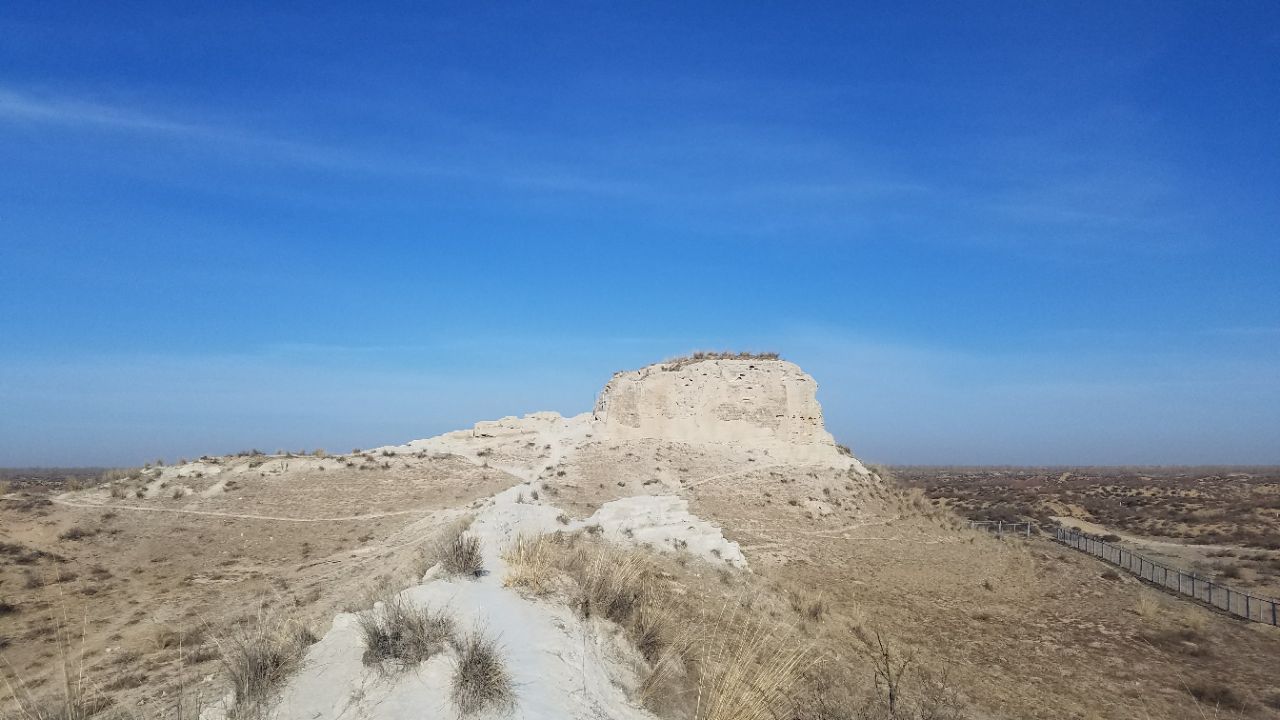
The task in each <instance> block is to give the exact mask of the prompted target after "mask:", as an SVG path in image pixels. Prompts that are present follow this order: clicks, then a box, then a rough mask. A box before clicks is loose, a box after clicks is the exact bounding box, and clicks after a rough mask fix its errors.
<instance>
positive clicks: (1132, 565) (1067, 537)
mask: <svg viewBox="0 0 1280 720" xmlns="http://www.w3.org/2000/svg"><path fill="white" fill-rule="evenodd" d="M1054 539H1056V540H1057V541H1058V542H1060V543H1064V544H1066V545H1070V546H1071V547H1073V548H1075V549H1077V550H1080V551H1083V552H1087V553H1089V554H1090V555H1094V556H1096V557H1100V558H1102V559H1103V560H1105V561H1107V562H1109V563H1111V564H1112V565H1116V566H1118V567H1121V568H1124V569H1125V570H1128V571H1129V572H1131V573H1133V574H1134V575H1137V576H1138V577H1140V578H1142V579H1143V580H1146V581H1147V582H1150V583H1152V584H1155V585H1159V586H1161V587H1163V588H1165V589H1166V590H1168V591H1170V592H1176V593H1178V594H1180V595H1187V596H1189V597H1193V598H1195V599H1197V600H1200V601H1202V602H1206V603H1208V604H1210V605H1212V606H1214V607H1216V608H1218V609H1219V610H1223V611H1226V612H1229V613H1231V614H1232V615H1235V616H1237V617H1242V618H1246V619H1248V620H1253V621H1254V622H1260V623H1266V624H1268V625H1276V624H1280V623H1277V606H1278V605H1280V600H1275V599H1272V598H1263V597H1258V596H1257V595H1250V594H1249V593H1246V592H1241V591H1239V590H1236V589H1234V588H1231V587H1228V586H1226V585H1222V584H1221V583H1216V582H1213V581H1212V580H1209V579H1208V578H1205V577H1201V576H1199V575H1196V574H1195V573H1193V572H1187V571H1185V570H1182V569H1180V568H1175V567H1169V566H1168V565H1165V564H1163V563H1159V562H1156V561H1154V560H1152V559H1151V558H1149V557H1146V556H1144V555H1139V554H1138V553H1135V552H1133V551H1131V550H1128V549H1126V548H1122V547H1120V546H1119V545H1112V544H1111V543H1108V542H1103V541H1101V540H1098V539H1097V538H1095V537H1092V536H1090V535H1086V534H1084V533H1081V532H1080V531H1079V530H1075V529H1072V528H1064V527H1059V528H1055V529H1054Z"/></svg>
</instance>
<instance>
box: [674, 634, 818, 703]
mask: <svg viewBox="0 0 1280 720" xmlns="http://www.w3.org/2000/svg"><path fill="white" fill-rule="evenodd" d="M815 662H816V658H815V656H814V653H813V651H812V646H810V645H809V644H807V643H800V642H796V641H795V639H794V638H793V637H791V636H790V635H789V634H786V633H782V632H780V629H779V628H776V627H773V626H770V625H768V624H766V623H765V622H763V621H761V620H759V619H756V618H750V617H742V616H741V613H739V612H735V613H732V614H730V615H729V616H728V617H726V618H725V619H724V620H722V622H720V623H719V624H718V627H717V631H716V632H715V633H714V635H713V636H712V637H711V639H710V642H709V644H708V647H707V648H706V650H705V651H704V652H703V654H702V656H701V657H700V658H699V659H698V669H699V683H698V703H697V709H696V711H695V712H694V717H695V718H696V719H697V720H772V719H773V718H778V717H790V716H792V714H793V711H794V708H793V707H791V706H792V704H793V698H794V697H795V689H796V687H797V686H798V684H799V682H800V680H801V679H802V677H803V675H804V673H805V672H806V671H807V670H808V669H809V668H811V667H812V666H813V664H814V663H815Z"/></svg>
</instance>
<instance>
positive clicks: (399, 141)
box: [0, 2, 1280, 465]
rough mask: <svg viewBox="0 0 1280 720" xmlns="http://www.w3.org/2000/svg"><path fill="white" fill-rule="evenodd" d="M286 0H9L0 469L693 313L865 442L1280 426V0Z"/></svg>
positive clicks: (171, 446)
mask: <svg viewBox="0 0 1280 720" xmlns="http://www.w3.org/2000/svg"><path fill="white" fill-rule="evenodd" d="M261 5H263V4H261V3H244V4H240V3H235V2H228V3H219V4H214V5H211V6H205V7H191V8H178V7H176V6H177V4H176V3H146V2H135V3H125V4H104V3H83V4H75V3H9V4H7V5H5V6H4V7H3V8H0V37H3V38H4V42H2V43H0V465H28V464H44V465H77V464H130V463H137V462H140V461H142V460H144V459H150V458H154V457H157V456H163V457H167V458H170V459H173V458H176V457H178V456H184V455H185V456H194V455H199V454H202V453H216V452H227V451H234V450H238V449H242V448H247V447H251V446H256V447H261V448H264V449H272V450H273V449H276V448H278V447H287V448H294V449H296V448H302V447H306V448H312V447H317V446H319V447H325V448H328V449H330V450H345V449H348V448H350V447H352V446H366V447H367V446H370V445H375V444H382V443H388V442H399V441H404V440H408V439H411V438H417V437H424V436H428V435H432V434H435V433H438V432H442V431H446V430H450V429H455V428H458V427H465V426H468V425H469V424H470V423H471V422H473V421H475V420H478V419H485V418H492V417H496V416H501V415H506V414H520V413H524V412H530V411H534V410H540V409H553V410H559V411H561V412H564V413H566V414H569V413H576V412H581V411H584V410H587V409H589V408H590V406H591V404H592V402H593V400H594V397H595V394H596V393H597V392H598V390H599V388H600V387H601V386H602V385H603V384H604V382H605V381H606V380H607V379H608V378H609V375H610V374H611V373H612V372H613V371H615V370H619V369H623V368H630V367H637V366H640V365H643V364H647V363H649V362H653V361H656V360H659V359H662V358H664V357H668V356H672V355H675V354H679V353H682V352H685V351H688V350H691V349H697V348H734V349H773V350H778V351H780V352H782V353H783V355H784V356H785V357H787V358H789V359H792V360H794V361H796V362H798V363H800V364H801V365H802V366H803V367H804V368H805V369H807V370H809V371H810V372H811V373H812V374H813V375H814V376H815V377H816V378H817V379H818V382H819V385H820V391H819V399H820V400H821V401H822V402H823V404H824V408H825V411H826V415H827V421H828V427H829V429H830V430H832V432H833V433H834V434H835V435H836V436H837V437H838V438H839V439H841V440H842V441H845V442H847V443H848V444H849V445H851V446H852V447H853V448H854V450H855V451H856V452H858V453H859V454H860V455H862V456H863V457H865V458H868V459H871V460H877V461H884V462H899V463H947V464H950V463H1046V464H1047V463H1126V464H1127V463H1155V464H1175V463H1280V5H1277V4H1276V3H1273V2H1253V3H1250V2H1236V3H1229V4H1219V3H1203V4H1188V3H1176V2H1158V3H1156V2H1153V3H1142V2H1124V3H1115V2H1096V3H1062V4H1060V6H1058V7H1053V6H1052V5H1051V4H1049V3H1025V2H1008V3H981V4H977V5H980V7H972V5H974V4H963V3H955V4H942V3H924V4H906V3H884V4H877V5H873V4H864V3H833V4H831V5H829V6H822V5H821V4H809V5H805V6H803V7H801V6H796V5H794V4H789V3H788V4H783V3H777V4H765V3H746V4H744V3H723V4H714V3H697V4H695V3H671V4H641V3H632V4H623V3H565V4H538V5H534V4H520V3H511V4H501V5H496V6H494V7H490V8H488V9H478V8H476V7H474V5H475V4H472V3H465V4H457V5H441V4H427V3H405V4H374V3H370V4H365V5H362V6H359V7H353V6H351V4H349V3H344V4H334V5H332V6H325V5H324V4H313V5H310V6H307V7H302V6H298V7H296V8H292V7H285V6H283V5H281V6H280V7H276V8H264V7H261ZM108 6H110V7H108Z"/></svg>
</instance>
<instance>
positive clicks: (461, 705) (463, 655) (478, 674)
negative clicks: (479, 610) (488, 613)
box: [450, 627, 515, 715]
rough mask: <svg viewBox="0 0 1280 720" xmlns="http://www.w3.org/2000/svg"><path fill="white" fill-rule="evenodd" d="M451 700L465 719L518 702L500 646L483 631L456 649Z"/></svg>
mask: <svg viewBox="0 0 1280 720" xmlns="http://www.w3.org/2000/svg"><path fill="white" fill-rule="evenodd" d="M457 651H458V659H457V663H456V665H455V666H454V671H453V681H452V689H451V693H450V694H451V697H452V698H453V702H454V704H455V705H457V707H458V712H459V713H461V714H462V715H472V714H474V713H477V712H480V711H481V710H485V709H488V708H495V709H505V708H509V707H510V706H511V705H513V704H514V702H515V691H514V689H513V688H512V685H511V676H510V674H508V672H507V668H506V664H505V663H504V662H503V660H502V655H501V652H500V651H499V648H498V643H497V641H496V640H494V639H493V638H491V637H489V636H488V635H487V634H486V633H485V631H484V629H483V628H480V627H476V628H473V629H472V630H471V632H469V633H467V635H466V636H465V637H463V638H462V639H461V640H460V641H459V642H458V645H457Z"/></svg>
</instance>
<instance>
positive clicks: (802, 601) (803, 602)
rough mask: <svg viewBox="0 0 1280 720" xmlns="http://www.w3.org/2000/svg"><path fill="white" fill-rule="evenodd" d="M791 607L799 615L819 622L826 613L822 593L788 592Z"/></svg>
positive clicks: (825, 602) (825, 604)
mask: <svg viewBox="0 0 1280 720" xmlns="http://www.w3.org/2000/svg"><path fill="white" fill-rule="evenodd" d="M789 597H790V600H791V609H792V610H795V611H796V613H797V614H798V615H800V616H801V617H804V618H807V619H809V620H812V621H814V622H821V621H822V618H823V617H824V616H825V615H826V614H827V601H826V599H825V598H824V597H823V596H822V593H807V592H800V591H793V592H791V593H790V594H789Z"/></svg>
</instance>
